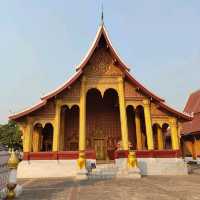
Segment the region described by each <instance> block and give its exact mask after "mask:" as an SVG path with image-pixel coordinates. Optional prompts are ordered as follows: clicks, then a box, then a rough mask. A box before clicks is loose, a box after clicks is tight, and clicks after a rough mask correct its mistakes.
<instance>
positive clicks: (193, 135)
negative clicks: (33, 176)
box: [181, 90, 200, 159]
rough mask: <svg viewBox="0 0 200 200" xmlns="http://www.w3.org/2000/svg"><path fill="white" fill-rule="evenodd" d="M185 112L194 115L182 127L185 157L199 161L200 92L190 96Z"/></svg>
mask: <svg viewBox="0 0 200 200" xmlns="http://www.w3.org/2000/svg"><path fill="white" fill-rule="evenodd" d="M184 112H187V113H189V114H191V115H193V119H192V120H191V121H188V122H184V123H183V125H182V131H181V143H182V151H183V155H184V157H186V158H187V157H189V158H190V157H191V158H193V159H198V158H199V157H200V90H198V91H196V92H193V93H192V94H191V95H190V96H189V99H188V101H187V103H186V106H185V108H184Z"/></svg>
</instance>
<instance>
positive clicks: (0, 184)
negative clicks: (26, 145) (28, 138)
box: [0, 151, 9, 191]
mask: <svg viewBox="0 0 200 200" xmlns="http://www.w3.org/2000/svg"><path fill="white" fill-rule="evenodd" d="M8 157H9V155H8V152H6V151H0V191H1V190H2V189H3V188H5V187H6V184H7V183H8V177H9V169H8V168H7V161H8Z"/></svg>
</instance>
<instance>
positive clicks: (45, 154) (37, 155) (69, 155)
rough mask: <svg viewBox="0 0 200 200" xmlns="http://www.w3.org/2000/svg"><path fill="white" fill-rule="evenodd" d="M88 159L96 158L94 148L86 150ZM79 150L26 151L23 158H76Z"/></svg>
mask: <svg viewBox="0 0 200 200" xmlns="http://www.w3.org/2000/svg"><path fill="white" fill-rule="evenodd" d="M85 154H86V159H96V154H95V151H94V150H87V151H86V152H85ZM78 155H79V152H78V151H59V152H30V153H29V152H24V156H23V160H76V159H78Z"/></svg>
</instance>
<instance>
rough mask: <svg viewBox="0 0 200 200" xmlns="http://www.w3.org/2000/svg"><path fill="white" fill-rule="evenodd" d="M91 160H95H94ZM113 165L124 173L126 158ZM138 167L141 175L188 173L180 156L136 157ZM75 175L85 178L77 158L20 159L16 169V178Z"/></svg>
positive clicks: (130, 173)
mask: <svg viewBox="0 0 200 200" xmlns="http://www.w3.org/2000/svg"><path fill="white" fill-rule="evenodd" d="M91 161H92V162H95V160H91ZM114 165H115V166H114V168H117V171H119V174H120V173H125V172H123V170H125V171H126V170H127V158H119V159H116V160H115V164H114ZM114 168H113V169H109V173H110V171H112V170H113V173H114V171H116V169H114ZM138 168H139V169H140V171H141V175H187V174H188V168H187V164H186V162H184V160H183V159H182V158H138ZM106 170H107V169H106ZM104 171H105V170H104ZM120 171H121V172H120ZM84 173H85V172H84ZM84 173H83V174H84ZM127 173H128V174H129V175H128V176H133V177H134V176H135V172H134V171H130V172H127ZM77 175H78V176H79V175H80V176H83V179H85V178H86V177H84V175H82V174H81V173H79V169H78V167H77V160H32V161H22V162H20V163H19V166H18V170H17V178H54V177H72V176H73V177H77ZM80 179H82V178H80Z"/></svg>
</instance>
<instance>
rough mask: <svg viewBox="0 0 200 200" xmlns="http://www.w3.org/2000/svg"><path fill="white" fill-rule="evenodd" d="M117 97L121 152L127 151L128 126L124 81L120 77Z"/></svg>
mask: <svg viewBox="0 0 200 200" xmlns="http://www.w3.org/2000/svg"><path fill="white" fill-rule="evenodd" d="M118 96H119V110H120V122H121V134H122V145H123V150H128V126H127V116H126V104H125V97H124V80H123V78H122V77H120V78H119V83H118Z"/></svg>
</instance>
